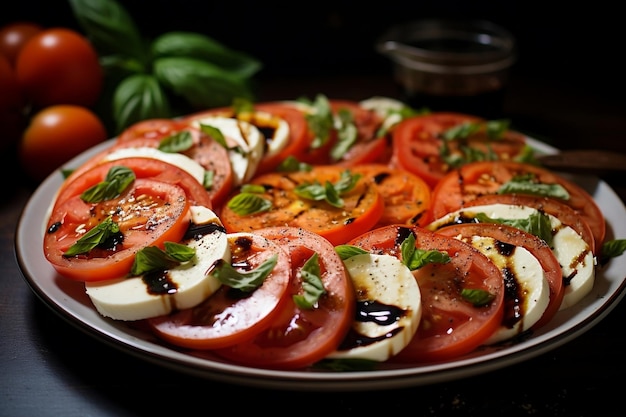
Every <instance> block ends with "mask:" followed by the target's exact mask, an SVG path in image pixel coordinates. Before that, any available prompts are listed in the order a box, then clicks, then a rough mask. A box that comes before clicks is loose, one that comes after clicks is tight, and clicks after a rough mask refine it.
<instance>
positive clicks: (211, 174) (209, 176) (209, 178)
mask: <svg viewBox="0 0 626 417" xmlns="http://www.w3.org/2000/svg"><path fill="white" fill-rule="evenodd" d="M214 183H215V171H211V170H208V169H207V170H205V171H204V178H203V179H202V186H203V187H204V189H205V190H210V189H212V188H213V184H214Z"/></svg>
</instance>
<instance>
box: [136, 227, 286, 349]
mask: <svg viewBox="0 0 626 417" xmlns="http://www.w3.org/2000/svg"><path fill="white" fill-rule="evenodd" d="M228 241H229V245H230V247H231V254H232V261H231V264H232V265H233V267H234V268H235V269H237V270H239V271H240V272H244V273H245V272H246V271H247V270H252V269H255V268H257V267H259V266H260V265H261V264H262V263H263V262H265V261H267V260H268V259H269V258H270V257H271V256H273V255H277V256H278V259H277V262H276V266H275V267H274V269H273V270H272V272H271V273H270V274H269V275H268V276H267V277H266V278H265V280H264V281H263V284H262V285H261V286H259V287H257V288H256V289H255V290H254V291H252V292H251V293H245V292H242V291H241V290H237V289H233V288H232V287H229V286H227V285H222V286H221V287H220V288H219V289H218V290H217V291H216V292H215V293H214V294H212V295H211V296H210V297H209V298H207V300H206V301H204V302H203V303H202V304H200V305H198V306H196V307H193V308H190V309H185V310H180V311H178V312H175V313H173V314H170V315H167V316H161V317H156V318H152V319H148V321H147V322H148V325H149V326H150V328H151V330H152V331H153V332H154V333H155V334H156V335H157V336H158V337H160V338H162V339H164V340H166V341H168V342H170V343H172V344H174V345H177V346H182V347H187V348H191V349H217V348H225V347H227V346H232V345H234V344H237V343H242V342H244V341H246V340H249V339H251V338H252V337H254V336H255V335H257V334H258V333H260V332H261V331H262V330H264V329H266V328H267V327H269V326H270V324H272V323H273V322H274V320H275V319H276V318H277V316H278V314H280V311H281V309H282V308H283V306H284V305H285V304H286V302H287V299H288V297H287V296H286V294H287V289H288V288H289V283H290V279H291V259H290V257H289V255H288V253H287V252H286V251H285V250H283V249H282V248H281V247H280V246H279V245H278V244H277V243H275V242H273V241H271V240H269V239H267V238H265V237H262V236H261V235H258V234H252V233H235V234H231V235H229V236H228Z"/></svg>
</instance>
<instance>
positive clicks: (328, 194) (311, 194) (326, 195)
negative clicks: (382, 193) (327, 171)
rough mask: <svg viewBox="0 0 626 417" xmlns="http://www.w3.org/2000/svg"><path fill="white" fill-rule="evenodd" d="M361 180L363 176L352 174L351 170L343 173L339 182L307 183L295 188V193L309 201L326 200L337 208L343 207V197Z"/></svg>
mask: <svg viewBox="0 0 626 417" xmlns="http://www.w3.org/2000/svg"><path fill="white" fill-rule="evenodd" d="M360 178H361V174H352V173H351V172H350V171H349V170H345V171H342V173H341V176H340V178H339V180H337V182H335V183H331V182H330V181H326V182H325V183H324V184H321V183H320V182H319V181H317V180H316V181H313V182H306V183H302V184H299V185H298V186H296V188H294V192H295V193H296V194H297V195H298V196H299V197H302V198H305V199H308V200H315V201H321V200H325V201H326V202H327V203H328V204H330V205H332V206H335V207H339V208H341V207H343V204H344V202H343V199H342V198H341V195H342V194H344V193H347V192H348V191H350V190H352V189H353V188H354V186H355V185H356V183H357V182H358V181H359V179H360Z"/></svg>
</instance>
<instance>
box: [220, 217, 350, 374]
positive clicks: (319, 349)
mask: <svg viewBox="0 0 626 417" xmlns="http://www.w3.org/2000/svg"><path fill="white" fill-rule="evenodd" d="M257 233H259V234H260V235H262V236H264V237H267V238H269V239H272V240H274V241H276V242H277V243H278V244H279V245H281V246H282V247H284V248H285V249H287V251H288V252H289V254H290V256H291V268H292V274H291V276H292V281H291V288H290V289H289V298H288V300H289V303H288V304H287V306H286V307H285V308H283V309H282V312H281V315H280V317H278V318H277V319H276V320H275V321H274V323H273V324H272V325H271V326H270V328H268V329H267V330H264V331H262V332H261V333H260V334H258V335H257V336H256V337H255V338H254V339H253V340H251V341H248V342H244V343H240V344H237V345H234V346H231V347H229V348H226V349H221V350H217V351H215V352H216V353H217V354H219V355H220V356H223V357H225V358H228V359H230V360H232V361H233V362H235V363H240V364H243V365H247V366H256V367H263V368H274V369H298V368H304V367H307V366H310V365H312V364H314V363H315V362H318V361H320V360H321V359H323V358H325V357H326V356H327V355H328V354H330V353H331V352H333V351H334V350H335V349H336V348H337V346H338V345H339V343H341V341H342V340H343V339H344V337H345V335H346V334H347V332H348V330H349V329H350V327H351V326H352V321H353V318H354V314H355V308H356V297H355V293H354V288H353V286H352V281H351V280H350V277H349V276H348V274H347V272H346V270H345V268H344V265H343V262H342V261H341V258H340V257H339V255H338V254H337V252H335V249H334V247H333V246H332V245H331V244H330V243H329V242H328V241H327V240H326V239H324V238H322V237H320V236H319V235H316V234H315V233H312V232H309V231H307V230H304V229H301V228H291V227H276V228H269V229H261V230H258V231H257ZM315 253H317V254H318V255H319V266H320V273H321V280H322V283H323V285H324V289H325V291H326V293H325V294H324V295H322V296H321V298H320V299H319V300H318V302H317V305H315V306H314V307H313V308H312V309H306V308H300V307H298V306H297V305H296V304H295V302H294V301H293V299H292V298H291V296H292V295H296V294H302V291H303V289H302V285H303V280H302V273H301V270H302V266H303V265H304V263H305V262H306V261H307V260H308V259H309V258H310V257H311V256H312V255H313V254H315Z"/></svg>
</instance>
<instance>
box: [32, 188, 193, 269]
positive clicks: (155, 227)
mask: <svg viewBox="0 0 626 417" xmlns="http://www.w3.org/2000/svg"><path fill="white" fill-rule="evenodd" d="M189 207H190V205H189V199H188V198H187V197H186V194H185V191H184V190H183V189H182V188H181V187H179V186H177V185H174V184H168V183H165V182H161V181H156V180H153V179H137V180H135V181H134V182H133V184H132V185H131V186H129V187H128V188H127V190H125V191H124V193H123V194H122V195H121V196H120V197H118V198H116V199H113V200H108V201H104V202H101V203H85V202H84V201H83V200H81V198H80V196H79V195H75V196H72V197H68V198H66V199H65V200H63V201H62V202H61V203H60V204H58V205H57V206H56V207H55V208H54V210H53V211H52V213H51V216H50V218H49V220H48V222H47V226H46V234H45V236H44V241H43V244H44V254H45V256H46V259H48V261H49V262H50V263H51V264H52V266H53V267H54V269H56V271H57V272H58V273H59V274H61V275H63V276H65V277H68V278H71V279H74V280H78V281H99V280H105V279H113V278H120V277H123V276H125V275H126V274H128V272H129V271H130V268H131V266H132V263H133V261H134V259H135V253H136V252H137V251H138V250H139V249H141V248H143V247H145V246H151V245H156V246H162V245H163V243H164V242H165V241H173V242H178V241H180V239H182V237H183V235H184V234H185V232H186V230H187V228H188V227H189V222H190V214H189ZM108 216H111V219H112V221H113V222H115V223H117V224H118V226H119V229H120V234H119V235H114V236H113V238H112V239H109V240H107V242H108V243H107V245H106V247H100V246H96V247H95V248H93V249H91V250H89V251H88V252H86V253H84V254H79V255H75V256H71V257H66V256H64V255H63V254H64V253H65V252H66V251H67V250H68V249H69V248H70V247H72V245H74V244H75V243H76V242H77V241H78V239H80V238H81V237H82V236H84V234H85V233H86V232H88V231H90V230H91V229H93V228H94V227H96V226H98V225H99V224H101V223H102V222H103V221H104V220H105V219H106V218H107V217H108Z"/></svg>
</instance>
